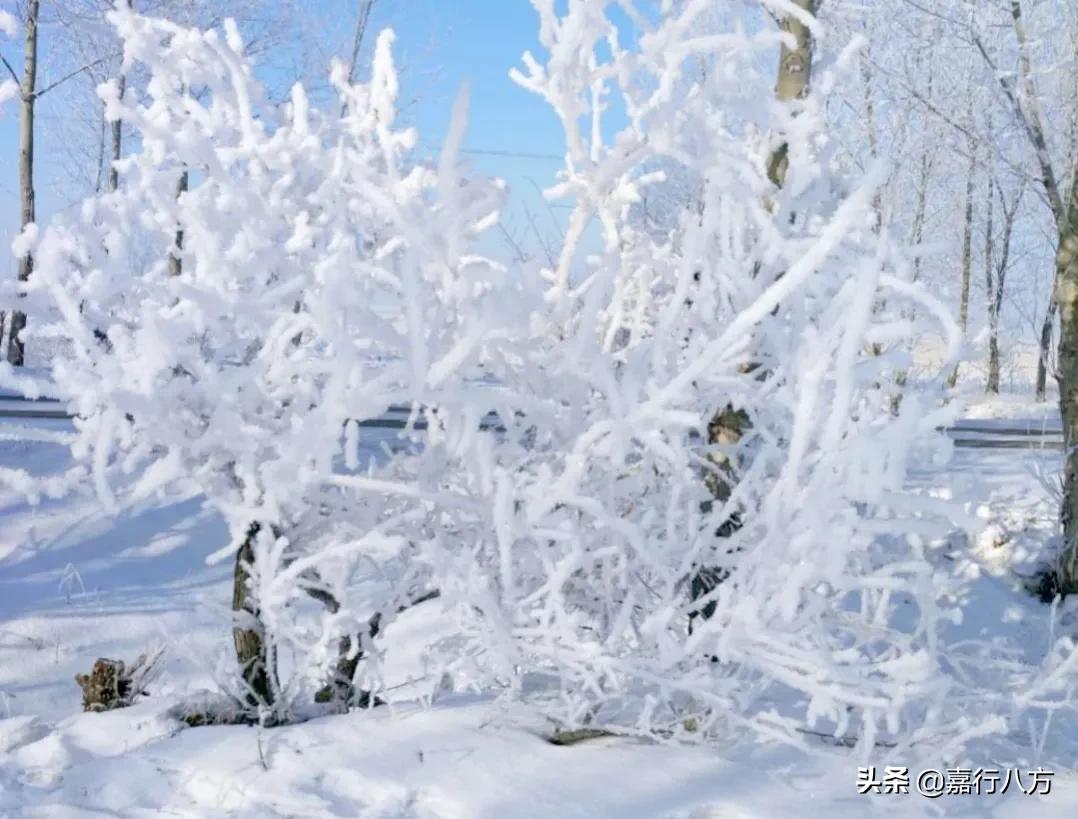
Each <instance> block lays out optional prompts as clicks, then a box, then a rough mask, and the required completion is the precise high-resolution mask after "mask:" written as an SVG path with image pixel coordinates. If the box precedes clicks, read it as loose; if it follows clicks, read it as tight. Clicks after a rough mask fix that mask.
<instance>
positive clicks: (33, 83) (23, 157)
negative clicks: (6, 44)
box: [5, 0, 41, 367]
mask: <svg viewBox="0 0 1078 819" xmlns="http://www.w3.org/2000/svg"><path fill="white" fill-rule="evenodd" d="M40 11H41V7H40V3H39V0H28V2H27V4H26V14H25V16H24V18H23V31H24V36H25V40H24V53H23V71H22V81H21V82H20V83H19V99H20V101H21V105H20V108H19V218H20V225H21V226H22V227H23V228H25V227H26V226H27V225H29V224H31V223H32V222H33V221H34V211H35V209H34V106H35V104H36V103H37V98H38V90H37V25H38V19H39V17H40ZM5 62H6V61H5ZM10 68H11V67H10V66H8V69H9V70H10ZM33 269H34V256H33V254H32V253H31V252H30V251H29V250H27V251H26V252H25V253H23V255H22V256H21V258H20V259H19V281H23V282H24V281H26V280H27V279H29V278H30V274H31V273H32V272H33ZM25 326H26V315H25V314H24V313H22V312H20V311H17V310H16V311H13V312H12V314H11V324H10V330H9V336H8V349H7V359H8V361H10V362H11V363H12V364H14V365H15V366H17V367H18V366H22V363H23V345H22V340H21V339H20V338H19V333H20V332H21V331H22V328H23V327H25Z"/></svg>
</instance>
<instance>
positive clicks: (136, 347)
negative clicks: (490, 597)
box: [6, 7, 527, 718]
mask: <svg viewBox="0 0 1078 819" xmlns="http://www.w3.org/2000/svg"><path fill="white" fill-rule="evenodd" d="M110 17H111V20H112V22H113V23H114V25H115V26H116V28H117V31H118V33H119V35H120V37H121V38H122V39H123V42H124V62H125V66H132V65H133V64H136V63H138V64H141V65H142V66H143V67H144V69H145V70H146V73H147V74H148V76H149V80H148V83H147V86H146V91H145V94H144V95H138V94H134V93H130V92H129V93H128V94H127V95H125V96H124V97H123V98H121V97H120V96H119V94H118V93H117V89H116V88H115V87H114V86H113V85H109V84H106V85H105V86H103V87H102V88H101V95H102V97H103V98H104V100H105V101H106V104H107V112H108V115H109V116H110V117H119V118H122V119H123V120H124V122H125V123H126V125H127V126H128V127H130V128H132V129H133V130H134V132H135V133H136V135H137V139H136V141H135V143H134V144H135V145H136V146H137V147H136V149H135V150H134V152H133V153H132V154H131V155H130V156H128V157H126V158H125V159H123V160H122V161H121V162H120V163H119V170H120V176H121V180H122V184H121V185H120V187H119V189H118V190H117V191H115V192H113V193H107V194H103V195H99V196H96V197H93V198H90V199H88V200H86V201H85V202H84V203H83V204H82V207H81V210H79V211H78V212H77V213H75V214H73V215H70V216H60V217H58V218H57V219H55V220H54V221H53V222H52V223H51V224H50V225H49V226H48V227H47V228H46V229H44V230H43V231H41V232H40V234H39V232H38V231H37V230H29V231H27V232H25V233H24V234H23V236H22V237H21V238H20V240H19V242H20V244H21V245H22V248H21V249H31V250H33V252H34V254H35V257H36V269H35V272H34V276H33V277H32V279H31V280H30V281H29V282H28V284H27V285H26V287H25V297H26V305H27V308H28V312H29V313H30V316H31V320H30V328H29V330H28V331H27V336H28V337H29V339H30V341H31V343H33V341H34V339H35V338H37V339H41V338H50V337H51V338H59V339H61V340H62V341H63V342H65V344H64V345H63V348H62V349H63V350H65V351H66V352H62V353H61V354H59V355H58V356H57V357H56V358H55V360H54V361H53V372H52V375H53V380H54V382H55V388H54V389H55V390H57V391H58V392H59V396H58V397H60V398H63V399H64V400H66V401H68V402H69V404H70V406H71V408H72V410H73V411H74V412H75V413H77V416H78V418H77V420H76V423H75V428H76V434H75V436H74V439H73V441H72V442H71V452H72V455H73V457H74V461H75V465H74V467H73V468H72V470H71V471H70V472H69V473H67V474H66V475H64V476H60V477H56V478H54V479H53V481H52V483H51V484H49V485H48V487H47V488H48V490H49V491H50V492H52V493H54V494H56V493H60V492H62V491H64V490H65V488H67V487H76V486H84V485H86V484H87V483H90V484H92V487H93V490H94V491H95V492H96V493H97V495H98V497H99V498H100V499H101V500H102V502H103V503H105V504H106V506H108V507H109V508H111V509H119V508H121V507H122V506H124V505H125V504H128V503H130V502H133V501H137V500H138V499H140V498H145V497H148V496H152V494H153V493H156V492H162V491H165V490H167V489H168V488H170V487H173V486H175V485H178V484H179V485H184V486H191V485H193V486H194V487H195V488H197V490H198V491H200V492H202V493H204V495H205V497H206V498H207V500H208V502H209V503H210V504H211V505H212V506H213V507H214V508H215V509H216V510H218V511H219V512H220V513H221V514H222V515H223V516H224V517H225V519H226V521H227V522H228V525H229V528H230V531H231V533H232V542H231V544H229V545H228V546H227V547H226V548H224V549H222V550H220V551H219V552H218V553H217V554H216V555H215V556H214V557H215V558H216V559H223V558H225V557H228V556H231V555H232V554H233V553H235V554H238V560H237V569H236V573H237V577H236V581H237V585H238V587H239V591H238V592H237V602H236V604H235V608H237V609H240V610H241V611H240V612H239V620H238V622H237V624H236V625H237V650H238V651H239V652H240V654H241V660H243V661H244V662H247V663H248V664H249V666H248V668H247V669H246V672H245V678H246V682H247V684H248V686H249V687H250V688H253V689H255V690H254V691H251V692H246V693H247V694H250V695H252V699H253V700H255V701H258V702H259V704H261V705H268V704H270V703H272V704H273V706H274V708H276V709H277V714H276V715H275V716H276V717H278V718H280V717H283V716H285V715H286V713H287V711H288V709H289V707H290V706H291V704H292V703H293V702H294V701H295V699H296V697H297V696H298V695H299V693H300V692H302V691H308V690H309V688H310V687H311V686H312V685H315V686H317V685H320V684H321V683H322V682H324V680H325V678H326V675H327V674H328V673H329V672H330V670H331V669H332V668H333V667H334V666H335V665H336V664H337V663H338V661H339V660H342V659H343V661H344V662H345V665H344V666H343V667H344V668H345V669H346V670H348V671H351V670H352V668H353V667H354V664H355V660H356V658H357V653H358V652H359V651H361V650H366V649H369V645H366V644H367V643H368V642H369V640H370V639H371V638H372V636H373V635H372V633H371V632H373V631H376V630H375V629H372V628H371V625H370V624H371V622H372V617H377V618H380V620H379V622H380V625H381V626H384V625H385V622H386V621H387V620H388V619H389V618H390V617H391V616H392V615H393V614H394V613H395V612H396V611H397V610H398V609H399V608H400V607H401V606H403V605H406V604H407V602H408V601H409V599H411V596H412V595H415V594H421V593H424V592H426V591H428V590H429V586H430V577H429V574H430V571H429V564H428V563H427V562H425V560H424V557H423V545H422V538H424V537H435V538H436V537H439V536H440V535H439V534H438V532H439V531H440V530H441V528H442V526H443V525H444V521H443V520H442V518H441V517H440V515H441V514H442V512H441V509H442V505H440V504H439V503H435V502H433V499H440V500H444V498H442V497H441V495H439V493H440V492H441V487H442V486H443V483H444V481H443V480H442V474H443V473H445V474H450V475H451V474H455V471H456V470H455V468H454V466H453V464H454V462H455V459H457V458H459V457H460V455H461V453H467V452H468V451H469V450H470V449H472V448H475V447H477V446H482V445H483V444H482V441H477V431H476V430H477V427H478V420H479V418H480V417H481V416H482V415H483V414H485V413H486V412H487V411H488V410H490V409H491V408H492V406H493V405H494V403H495V402H494V401H493V400H491V399H488V398H487V397H485V395H486V393H488V392H489V391H490V390H491V389H492V387H491V386H490V384H491V376H490V373H491V372H493V373H495V374H496V372H497V368H498V362H499V360H500V358H499V357H500V352H499V349H500V347H501V346H502V341H501V340H500V339H502V338H503V337H504V336H505V335H506V334H505V332H504V330H503V329H501V328H503V327H504V323H505V322H506V321H507V320H508V319H509V318H510V317H511V316H514V315H516V314H517V313H518V312H519V310H520V309H521V305H524V304H526V302H527V299H526V298H524V297H522V296H521V295H520V294H518V293H514V292H512V288H511V287H510V285H511V284H512V283H511V282H508V283H507V282H506V281H505V271H504V270H503V269H502V268H501V267H499V266H498V265H497V264H494V263H493V262H491V261H489V260H487V259H485V258H483V257H482V256H479V255H476V254H475V253H474V252H473V251H472V249H471V248H472V244H473V241H474V239H475V237H476V236H477V235H478V234H479V233H481V232H482V231H483V230H484V229H486V228H487V227H489V226H490V225H492V224H493V223H494V219H495V218H496V213H497V209H498V207H499V204H500V200H501V194H502V191H501V186H500V185H498V184H494V183H489V182H486V181H482V180H472V179H468V178H466V177H464V176H462V175H461V168H460V166H459V164H458V161H457V148H458V146H459V143H460V140H461V138H462V134H463V123H464V120H465V117H466V110H465V109H466V104H467V100H466V98H464V97H463V96H462V98H461V100H460V102H459V103H458V110H457V111H456V116H455V119H454V125H453V126H452V129H451V132H450V133H449V135H448V138H447V140H446V147H445V150H444V152H443V154H442V158H441V161H440V163H438V164H437V165H436V166H435V167H431V166H428V165H424V164H421V163H417V162H415V161H413V160H412V159H410V158H409V157H410V152H411V149H412V148H413V146H414V145H415V142H416V136H415V134H414V132H412V131H411V130H407V129H399V128H397V127H396V126H395V123H394V115H395V111H394V108H395V101H396V96H397V90H398V89H397V78H396V74H395V71H394V67H393V63H392V59H391V55H390V46H391V43H392V39H393V35H392V33H391V32H388V31H387V32H383V34H382V35H381V36H380V38H379V40H378V43H377V48H376V53H375V60H374V66H373V76H372V79H371V82H370V83H369V84H367V85H349V84H348V82H347V79H346V72H345V71H344V70H343V68H342V67H340V66H339V65H338V66H335V67H334V69H333V71H332V76H331V79H332V82H333V85H334V87H335V88H336V91H337V94H338V96H339V99H338V100H335V101H334V102H333V103H332V105H331V106H330V107H329V108H327V111H329V112H330V113H323V112H321V111H318V110H315V109H313V108H312V107H311V106H310V105H309V104H308V99H307V97H306V95H305V93H304V90H303V88H302V87H300V86H298V85H297V86H296V87H294V88H293V90H292V94H291V100H290V102H289V103H288V104H286V105H284V106H281V107H279V108H277V107H273V106H271V105H269V104H268V103H267V101H266V99H265V96H264V93H263V90H262V88H261V86H260V85H259V83H258V82H257V81H256V79H255V78H254V76H253V67H252V63H251V61H250V60H249V59H248V58H247V57H246V56H245V54H244V50H243V44H242V41H241V38H240V35H239V33H238V31H237V29H236V28H235V26H234V25H233V24H231V23H229V24H227V25H226V26H225V32H224V36H222V35H221V33H219V32H217V31H207V32H203V31H198V30H194V29H188V28H185V27H182V26H179V25H176V24H173V23H170V22H167V21H164V20H159V19H153V18H149V17H143V16H140V15H138V14H136V13H133V12H131V11H130V10H127V9H125V8H122V7H121V8H118V9H117V10H116V11H114V12H112V14H111V15H110ZM510 307H512V308H513V309H509V308H510ZM484 365H489V366H487V368H486V369H485V368H484ZM6 379H7V380H8V381H9V383H15V384H17V385H20V386H24V387H25V386H27V384H26V383H25V382H24V381H23V380H22V379H20V378H18V377H17V376H15V375H14V374H13V373H12V372H11V371H10V370H7V371H6ZM29 386H30V387H31V388H33V385H29ZM395 405H404V406H405V407H407V408H408V411H410V412H411V413H412V419H411V422H414V421H416V420H422V419H424V418H425V420H426V421H427V423H428V424H429V426H430V427H431V429H432V433H431V434H430V435H428V436H427V441H428V443H427V445H426V446H425V447H423V448H421V449H416V448H414V447H413V448H410V449H409V450H408V451H407V452H404V453H401V454H397V455H394V454H392V453H389V452H386V451H383V449H382V448H380V446H379V439H378V438H377V433H373V436H374V437H372V434H369V433H368V431H367V430H366V429H361V428H360V424H361V423H362V422H363V421H365V420H367V419H371V418H376V417H378V416H380V415H382V414H383V413H384V412H385V411H386V410H387V409H388V408H389V407H391V406H395ZM411 422H410V423H411ZM439 436H441V438H442V439H444V441H448V442H449V443H450V444H451V445H449V446H447V445H443V444H442V443H441V442H440V439H439ZM383 437H384V436H383ZM7 477H8V479H9V482H11V483H18V484H20V485H22V486H24V487H25V488H27V489H28V491H36V492H40V491H41V485H40V484H39V483H37V482H35V481H31V480H30V479H29V478H28V476H26V475H22V474H18V473H10V474H9V475H8V476H7ZM428 486H429V487H430V488H429V489H428ZM428 496H429V497H428ZM445 497H448V495H446V496H445ZM450 506H451V504H450ZM446 514H450V515H451V514H452V511H450V512H449V513H446ZM432 532H433V533H432ZM357 577H359V578H362V583H358V582H357ZM316 600H317V601H321V602H322V603H324V604H325V608H321V607H319V606H318V604H317V603H316V602H315V601H316ZM342 639H343V640H345V641H346V642H344V643H339V641H341V640H342ZM252 640H253V642H252ZM243 641H246V642H243ZM241 642H243V645H241ZM339 645H340V646H341V647H342V648H343V649H344V650H345V651H346V653H347V654H348V656H347V657H346V658H338V647H339ZM278 664H281V665H282V669H283V671H282V672H281V674H283V676H281V675H279V674H278V669H276V668H275V666H277V665H278ZM256 666H260V667H256ZM279 677H280V678H279Z"/></svg>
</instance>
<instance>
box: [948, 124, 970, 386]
mask: <svg viewBox="0 0 1078 819" xmlns="http://www.w3.org/2000/svg"><path fill="white" fill-rule="evenodd" d="M967 145H968V148H969V169H968V170H967V172H966V220H965V225H963V228H962V292H961V296H960V301H959V307H958V325H959V327H960V328H961V329H962V338H963V339H965V337H966V329H967V328H968V327H969V286H970V279H971V278H972V275H973V188H974V181H975V179H976V175H977V155H976V145H975V144H974V142H973V139H972V138H970V139H969V140H968V143H967ZM957 383H958V365H957V364H956V365H955V368H954V369H953V370H952V371H951V376H950V378H948V379H947V386H948V387H952V388H953V387H954V386H955V384H957Z"/></svg>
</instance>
